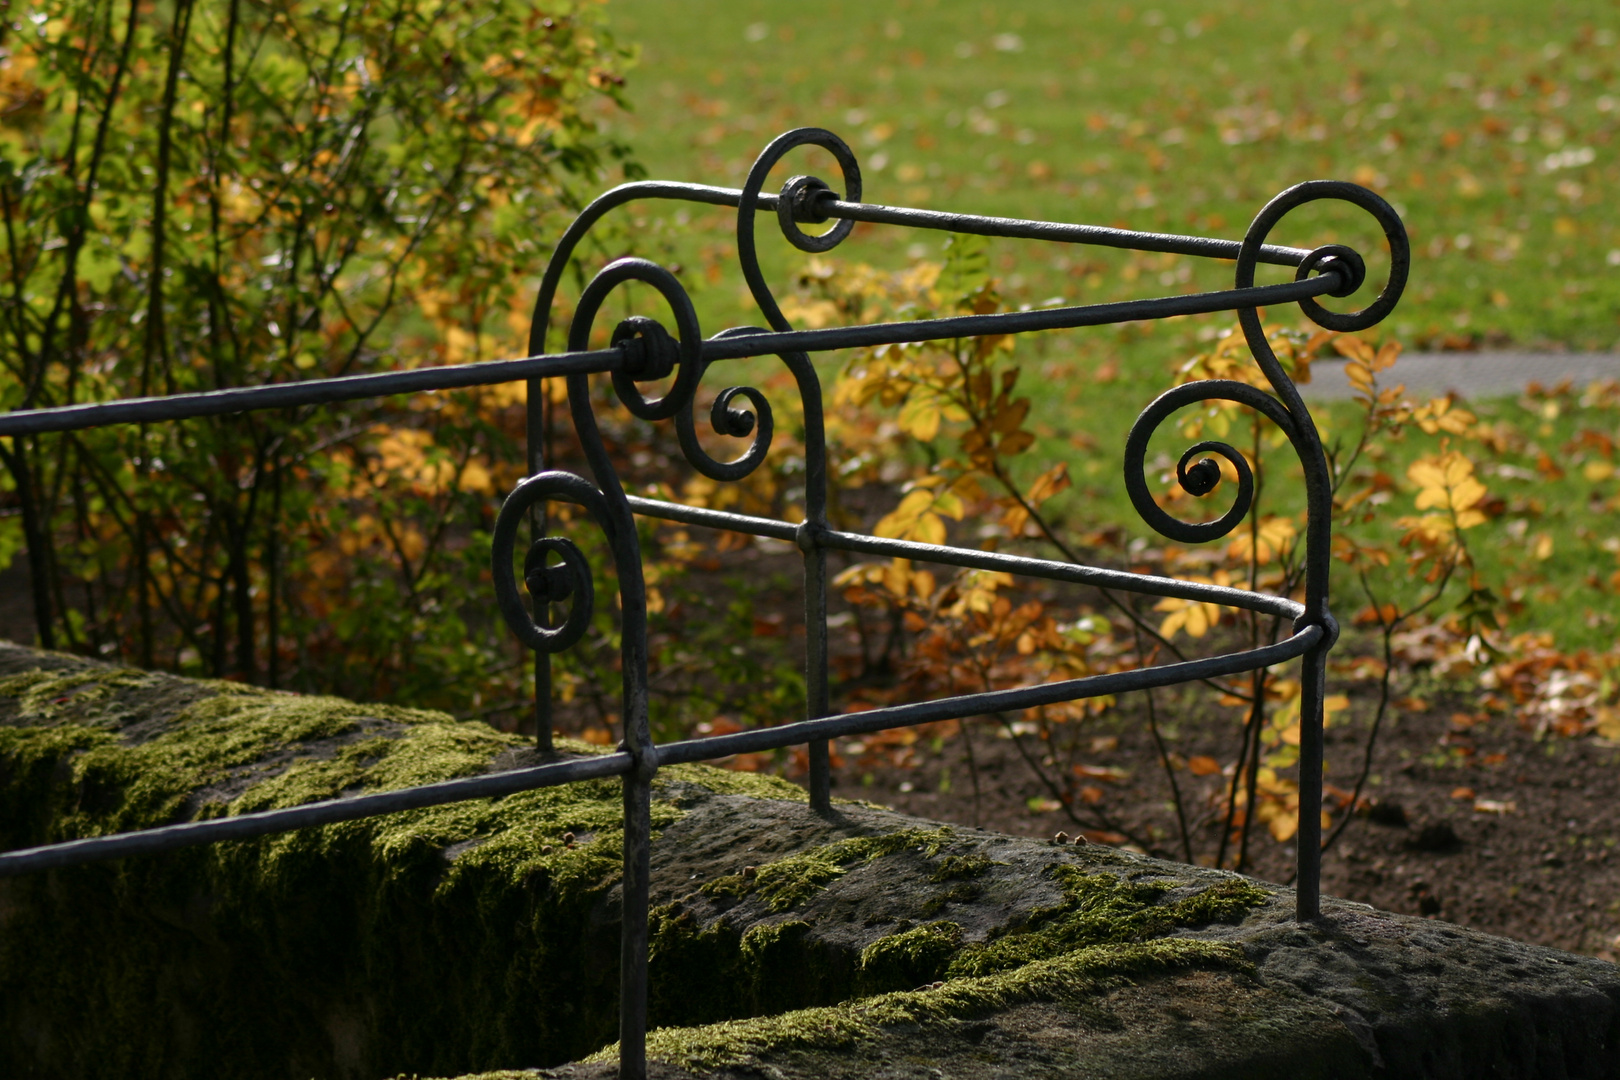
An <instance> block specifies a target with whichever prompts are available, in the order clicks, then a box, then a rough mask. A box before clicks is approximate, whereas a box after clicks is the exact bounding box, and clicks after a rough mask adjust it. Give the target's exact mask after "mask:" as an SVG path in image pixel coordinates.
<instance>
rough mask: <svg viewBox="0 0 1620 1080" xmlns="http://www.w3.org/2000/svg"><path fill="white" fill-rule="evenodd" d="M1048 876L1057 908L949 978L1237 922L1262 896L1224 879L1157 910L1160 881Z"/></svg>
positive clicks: (968, 957) (983, 947)
mask: <svg viewBox="0 0 1620 1080" xmlns="http://www.w3.org/2000/svg"><path fill="white" fill-rule="evenodd" d="M1053 874H1054V875H1055V876H1056V877H1057V878H1058V880H1059V881H1060V882H1062V884H1063V891H1064V902H1063V904H1062V905H1060V906H1058V907H1056V908H1050V909H1047V910H1045V911H1041V912H1037V913H1036V914H1035V915H1034V916H1033V917H1032V918H1031V919H1030V921H1029V923H1028V924H1027V928H1025V929H1023V930H1022V931H1021V932H1015V933H1012V934H1008V935H1007V936H1005V937H1002V938H999V939H998V940H995V941H990V942H986V943H983V944H974V945H970V946H968V947H967V948H965V949H963V950H962V952H961V954H960V955H958V956H957V957H956V958H955V959H954V960H952V961H951V965H950V968H949V972H950V974H951V975H953V976H961V975H988V974H991V973H993V972H998V971H1006V970H1008V969H1011V968H1016V967H1019V966H1021V965H1024V964H1028V963H1031V962H1033V961H1037V960H1044V959H1046V958H1047V957H1051V956H1055V955H1058V954H1060V953H1065V952H1069V951H1071V950H1074V949H1079V948H1085V947H1090V946H1094V945H1102V944H1108V943H1118V944H1123V943H1129V942H1139V941H1145V940H1146V939H1148V938H1155V937H1161V936H1163V935H1165V934H1168V933H1170V932H1171V931H1173V930H1177V929H1180V928H1183V927H1189V926H1202V925H1205V924H1207V923H1211V922H1237V921H1240V920H1241V919H1242V918H1243V916H1244V915H1245V914H1246V913H1247V912H1248V911H1249V909H1250V908H1252V907H1254V906H1255V905H1257V904H1260V903H1263V902H1264V901H1265V900H1266V899H1267V897H1268V896H1269V894H1268V893H1266V892H1265V891H1264V890H1263V889H1261V888H1259V887H1258V886H1256V885H1254V884H1251V883H1250V882H1248V881H1245V880H1243V879H1241V878H1231V879H1229V880H1226V881H1222V882H1218V883H1217V884H1214V885H1211V886H1210V887H1209V888H1207V889H1203V890H1200V891H1199V892H1197V893H1194V894H1193V895H1192V896H1188V897H1185V898H1183V899H1181V900H1178V901H1176V902H1174V903H1170V904H1160V903H1159V900H1160V898H1161V897H1162V896H1163V895H1164V893H1165V892H1166V891H1168V890H1169V888H1170V886H1168V885H1167V884H1165V883H1163V882H1131V881H1122V880H1120V879H1119V878H1117V877H1114V876H1113V875H1112V874H1087V873H1086V872H1085V871H1084V870H1082V869H1081V868H1079V867H1076V866H1072V865H1067V864H1064V865H1059V866H1057V867H1054V868H1053Z"/></svg>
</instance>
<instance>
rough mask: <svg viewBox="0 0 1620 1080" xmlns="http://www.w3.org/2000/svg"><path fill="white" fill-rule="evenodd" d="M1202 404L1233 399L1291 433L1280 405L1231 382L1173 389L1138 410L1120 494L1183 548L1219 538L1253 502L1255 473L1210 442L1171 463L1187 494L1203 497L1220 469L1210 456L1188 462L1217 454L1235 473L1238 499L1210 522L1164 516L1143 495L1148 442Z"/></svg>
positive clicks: (1127, 447)
mask: <svg viewBox="0 0 1620 1080" xmlns="http://www.w3.org/2000/svg"><path fill="white" fill-rule="evenodd" d="M1203 401H1232V402H1236V403H1237V404H1239V405H1247V406H1249V407H1250V408H1251V409H1254V410H1255V411H1256V412H1259V413H1261V414H1263V415H1264V416H1265V417H1266V418H1267V419H1269V420H1271V421H1272V422H1273V423H1275V424H1276V425H1277V426H1279V427H1280V428H1282V429H1283V431H1284V432H1285V433H1287V434H1288V435H1289V437H1290V438H1292V437H1293V436H1294V434H1295V425H1294V419H1293V417H1292V416H1291V415H1290V414H1289V412H1288V410H1287V409H1286V408H1284V407H1283V404H1282V403H1281V402H1280V401H1278V400H1277V399H1276V398H1274V397H1272V396H1271V395H1270V394H1268V393H1266V392H1265V391H1263V390H1258V389H1256V388H1255V387H1253V386H1250V385H1249V384H1248V383H1240V382H1237V381H1235V380H1232V379H1206V380H1203V381H1201V382H1193V383H1185V384H1183V385H1181V386H1177V387H1173V388H1172V389H1170V390H1167V391H1165V392H1164V393H1163V394H1160V395H1159V396H1158V397H1157V398H1155V399H1154V400H1153V402H1152V404H1150V405H1149V406H1148V407H1147V408H1145V409H1143V410H1142V414H1141V415H1140V416H1138V417H1137V418H1136V422H1135V423H1133V424H1132V425H1131V432H1130V435H1129V436H1128V437H1127V438H1126V440H1125V491H1126V493H1127V494H1129V495H1130V497H1131V505H1132V506H1134V507H1136V512H1137V513H1138V514H1140V515H1141V516H1142V520H1143V521H1145V522H1147V523H1148V524H1149V525H1150V526H1152V527H1153V529H1154V531H1155V532H1158V533H1159V534H1160V535H1162V536H1167V537H1169V538H1170V539H1172V540H1178V541H1180V542H1182V543H1186V544H1204V543H1208V542H1209V541H1211V540H1219V539H1220V538H1221V537H1223V536H1225V535H1226V534H1227V533H1229V532H1231V531H1232V530H1233V529H1234V528H1236V527H1237V525H1238V523H1239V522H1241V521H1242V520H1243V519H1244V517H1246V516H1247V515H1248V513H1249V508H1250V507H1251V506H1252V505H1253V504H1254V474H1253V473H1252V472H1251V471H1250V469H1249V463H1248V460H1247V459H1245V458H1244V456H1243V454H1242V453H1241V452H1239V451H1238V450H1237V449H1235V448H1234V447H1232V446H1230V445H1228V444H1226V443H1223V442H1217V441H1213V440H1209V441H1205V442H1201V443H1198V444H1197V445H1195V446H1193V447H1191V448H1190V449H1188V450H1187V451H1186V452H1184V453H1183V454H1182V455H1181V459H1180V460H1179V461H1177V462H1176V479H1177V481H1178V482H1179V483H1180V484H1181V486H1182V488H1183V489H1184V490H1185V491H1187V492H1188V493H1189V494H1191V495H1194V496H1198V497H1203V496H1205V495H1208V494H1209V493H1210V492H1212V491H1214V490H1215V488H1216V487H1217V486H1218V485H1219V484H1220V480H1221V468H1220V465H1219V464H1217V463H1216V462H1215V460H1214V459H1213V458H1208V457H1206V458H1202V459H1199V460H1197V461H1194V460H1193V459H1194V458H1197V457H1198V455H1200V454H1204V453H1214V454H1219V455H1220V456H1221V457H1223V458H1225V459H1226V460H1227V461H1228V462H1230V463H1231V465H1232V467H1233V468H1234V469H1236V470H1237V474H1238V491H1237V497H1236V498H1235V499H1234V500H1233V501H1232V506H1231V508H1230V509H1228V510H1227V511H1226V513H1224V514H1222V515H1221V516H1220V517H1218V518H1216V519H1214V520H1213V521H1203V522H1189V521H1182V520H1180V519H1179V518H1175V517H1172V516H1171V515H1170V514H1168V513H1166V512H1165V510H1164V508H1163V507H1161V506H1160V505H1159V504H1158V503H1156V502H1154V501H1153V496H1152V494H1151V493H1150V492H1149V491H1148V486H1147V471H1146V469H1147V448H1148V440H1149V439H1151V438H1152V437H1153V433H1154V432H1155V431H1156V430H1158V427H1159V425H1160V424H1162V423H1164V421H1165V420H1166V419H1168V418H1169V417H1170V416H1171V415H1172V414H1173V413H1175V412H1177V411H1179V410H1181V409H1184V408H1186V407H1187V406H1188V405H1194V404H1197V403H1199V402H1203ZM1189 463H1191V464H1190V465H1189Z"/></svg>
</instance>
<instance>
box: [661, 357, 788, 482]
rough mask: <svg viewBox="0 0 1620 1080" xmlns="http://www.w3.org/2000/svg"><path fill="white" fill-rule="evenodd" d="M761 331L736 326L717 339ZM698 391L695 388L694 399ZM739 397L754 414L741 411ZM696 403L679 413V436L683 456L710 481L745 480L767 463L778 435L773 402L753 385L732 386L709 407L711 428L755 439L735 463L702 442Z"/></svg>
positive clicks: (719, 431) (676, 428)
mask: <svg viewBox="0 0 1620 1080" xmlns="http://www.w3.org/2000/svg"><path fill="white" fill-rule="evenodd" d="M758 332H759V331H758V330H756V329H755V328H754V327H736V328H733V329H730V330H722V331H721V332H720V333H719V334H717V335H716V336H717V337H723V338H725V337H741V336H743V335H745V334H754V333H758ZM700 377H701V376H700ZM695 391H696V388H695V387H694V397H695V396H696V394H695ZM738 398H742V399H743V400H744V401H746V402H747V403H748V404H749V405H750V406H751V407H752V410H753V411H751V412H750V411H749V410H748V409H744V408H739V407H738V406H737V405H736V404H734V403H735V402H736V401H737V399H738ZM695 404H696V403H695V401H692V400H688V401H687V402H686V407H685V408H683V409H681V410H680V411H679V412H677V413H676V414H675V434H676V436H677V438H678V439H679V440H680V444H681V453H682V454H683V455H685V457H686V460H687V461H689V462H690V463H691V464H692V467H693V468H694V469H696V470H697V471H698V472H700V473H702V474H703V475H704V476H707V477H708V478H709V479H710V480H720V481H725V482H733V481H737V480H741V479H743V478H744V477H745V476H747V475H748V474H749V473H751V472H753V471H754V470H755V469H757V468H759V465H760V463H761V462H763V461H764V460H765V455H766V454H768V453H770V449H771V438H772V437H773V435H774V434H775V432H776V421H775V419H774V418H773V416H772V413H771V403H770V402H769V401H767V400H766V398H765V395H764V394H762V393H760V392H759V391H758V390H756V389H755V388H754V387H752V386H728V387H726V388H725V389H724V390H722V391H720V393H719V394H717V395H716V396H715V399H714V404H713V405H712V406H710V408H709V426H710V428H712V429H713V430H714V433H715V434H716V435H725V436H727V437H729V438H733V439H746V438H747V437H748V436H749V435H753V436H754V439H753V441H752V442H751V443H749V445H748V449H747V450H745V451H744V452H743V454H742V456H741V457H738V458H736V459H734V460H732V461H717V460H715V459H714V458H713V457H711V456H710V455H709V452H708V451H707V450H704V449H703V446H702V444H701V443H699V442H698V437H697V424H696V422H695V421H694V419H693V408H694V406H695Z"/></svg>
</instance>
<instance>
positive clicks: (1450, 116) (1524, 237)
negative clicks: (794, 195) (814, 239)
mask: <svg viewBox="0 0 1620 1080" xmlns="http://www.w3.org/2000/svg"><path fill="white" fill-rule="evenodd" d="M610 11H611V15H612V19H613V22H614V24H615V26H616V28H617V30H618V32H619V33H620V34H621V36H622V37H623V38H624V39H626V40H628V41H633V42H636V43H639V45H640V46H641V49H642V58H641V63H640V66H639V67H638V68H637V69H636V70H635V71H633V72H632V74H631V81H630V85H629V91H628V92H629V96H630V99H631V100H632V102H633V103H634V105H635V107H636V110H637V111H636V114H635V115H634V116H633V117H631V118H629V119H628V121H627V122H625V123H624V127H625V128H626V130H625V131H624V134H626V135H627V136H628V137H629V138H630V140H631V141H632V143H633V145H634V146H635V147H636V149H637V151H638V153H639V155H640V157H641V160H642V161H643V162H644V163H645V165H646V166H647V167H648V169H649V170H650V171H651V173H652V174H653V175H654V176H658V177H665V178H671V179H690V180H702V181H706V182H710V183H722V184H740V183H741V181H742V178H743V175H744V174H745V172H746V170H747V166H748V163H749V162H750V161H751V160H752V158H753V157H754V156H755V155H756V154H757V153H758V151H759V149H760V148H761V147H762V146H763V145H764V143H765V141H766V140H767V139H768V138H769V137H771V136H772V135H775V134H776V133H778V132H780V131H783V130H786V129H788V128H790V127H795V126H799V125H807V124H815V125H820V126H824V127H828V128H831V129H832V130H833V131H835V132H838V133H839V134H841V135H842V136H843V137H844V138H845V139H847V140H848V141H849V142H850V143H851V144H852V145H853V146H854V147H855V148H856V150H857V151H858V153H859V154H860V155H861V160H862V166H863V171H864V172H865V175H866V181H867V184H866V198H867V200H868V201H872V202H887V203H899V204H906V205H916V206H926V207H935V208H949V209H955V210H962V211H967V212H977V213H993V214H1006V215H1015V216H1027V217H1037V218H1047V219H1052V220H1059V221H1082V222H1091V223H1099V224H1119V225H1124V226H1128V227H1131V228H1137V229H1153V230H1168V231H1177V232H1197V233H1203V234H1210V235H1220V236H1231V237H1239V236H1241V235H1242V230H1243V228H1244V227H1245V226H1246V225H1247V223H1248V221H1249V220H1250V219H1251V218H1252V217H1253V215H1254V214H1255V212H1256V211H1257V210H1258V209H1259V208H1260V206H1262V205H1263V204H1264V203H1265V201H1266V200H1267V199H1269V198H1270V197H1271V196H1272V195H1273V194H1275V193H1276V192H1278V191H1280V190H1282V189H1283V188H1285V187H1287V186H1289V185H1291V184H1294V183H1296V182H1298V181H1300V180H1304V179H1310V178H1316V177H1335V178H1342V179H1350V180H1355V181H1357V182H1359V183H1362V184H1365V185H1367V186H1369V187H1371V188H1374V189H1375V190H1377V191H1379V192H1380V193H1381V194H1383V195H1384V196H1385V197H1386V198H1388V199H1389V200H1390V201H1391V202H1392V203H1394V205H1395V206H1396V207H1397V208H1398V209H1399V211H1400V212H1401V215H1402V217H1403V218H1404V219H1405V220H1406V222H1407V226H1408V228H1409V230H1410V232H1411V235H1412V238H1413V241H1414V251H1415V259H1414V263H1415V265H1414V268H1413V274H1412V288H1411V291H1410V292H1409V293H1408V296H1407V299H1406V301H1405V302H1404V303H1403V305H1402V307H1401V309H1400V310H1399V311H1398V312H1397V313H1396V315H1395V316H1394V320H1393V324H1392V326H1391V329H1392V330H1393V331H1394V332H1395V333H1396V334H1397V335H1398V336H1400V337H1401V339H1402V340H1403V341H1406V342H1408V343H1412V344H1427V343H1431V342H1432V343H1434V344H1443V343H1448V342H1449V343H1450V344H1452V345H1456V344H1461V343H1462V342H1464V341H1470V340H1472V341H1480V340H1483V341H1486V342H1491V341H1498V340H1512V341H1515V342H1520V343H1527V344H1534V343H1564V344H1568V345H1571V346H1576V347H1582V348H1608V347H1611V346H1612V345H1613V344H1614V343H1615V342H1616V340H1617V338H1620V321H1617V315H1620V218H1617V217H1616V215H1615V213H1614V212H1613V210H1612V209H1611V208H1610V207H1611V203H1612V198H1613V195H1614V192H1615V191H1616V190H1620V156H1617V154H1616V151H1617V149H1620V144H1617V142H1616V138H1615V136H1616V133H1617V131H1620V83H1617V75H1616V68H1617V65H1620V44H1617V42H1620V9H1617V8H1616V7H1615V6H1614V5H1613V4H1612V3H1599V2H1593V0H1586V2H1553V3H1529V2H1526V0H1474V2H1467V3H1464V2H1460V0H1424V2H1420V3H1409V2H1393V3H1392V2H1374V3H1366V4H1342V5H1328V4H1313V5H1309V6H1307V7H1306V8H1302V7H1301V6H1300V5H1298V4H1283V3H1278V2H1276V0H1263V2H1261V3H1256V4H1245V5H1242V6H1241V8H1239V7H1235V6H1223V5H1211V4H1206V3H1185V2H1179V0H1167V2H1162V3H1156V4H1155V5H1154V6H1153V7H1152V8H1151V9H1147V8H1144V7H1142V6H1140V5H1134V4H1120V3H1110V4H1097V3H1078V2H1075V0H1028V2H1024V3H1019V4H1002V5H992V4H988V3H983V2H980V0H975V2H971V3H969V2H964V0H895V2H893V3H888V4H854V3H850V2H848V0H824V2H823V3H819V4H815V5H813V6H811V7H805V8H796V7H793V6H790V5H783V4H780V3H768V2H766V0H612V3H611V8H610ZM1304 12H1309V15H1308V17H1306V16H1305V15H1304V14H1303V13H1304ZM808 157H809V155H807V159H808ZM812 164H814V165H815V166H816V167H817V171H818V172H821V173H824V174H825V175H826V178H827V179H828V180H829V181H831V182H834V184H835V186H836V183H837V177H836V174H835V173H834V172H833V171H832V170H831V168H830V164H831V163H830V160H827V159H825V158H823V160H822V161H821V162H820V163H813V162H811V161H809V160H806V161H805V162H804V163H803V164H798V165H797V166H796V167H798V168H800V169H803V168H805V167H806V166H808V165H812ZM708 216H710V217H712V218H713V219H714V221H715V223H716V225H717V226H718V227H717V229H716V230H715V231H714V232H713V233H712V235H706V236H704V238H703V240H702V241H700V242H698V243H697V244H696V246H694V247H692V248H691V249H689V250H687V251H685V252H683V256H684V261H685V263H686V265H687V266H689V267H691V268H693V270H694V272H693V273H691V274H690V275H689V276H690V277H692V278H693V279H694V281H697V282H702V281H706V280H710V279H708V278H706V277H705V276H704V275H702V274H698V273H696V272H695V271H696V269H697V268H699V267H702V268H704V269H705V270H706V271H707V272H708V273H710V274H714V273H716V271H718V276H717V280H718V282H719V283H723V284H725V285H726V286H728V288H727V289H726V290H725V292H726V294H727V299H728V300H729V299H730V297H731V296H733V295H734V294H735V281H734V280H733V279H732V278H731V277H730V276H729V275H728V274H726V272H725V268H726V266H727V259H728V256H729V248H728V246H727V244H726V243H725V240H726V233H727V231H728V230H726V229H725V227H724V226H723V225H719V224H718V223H719V222H722V221H724V220H725V217H726V216H725V215H723V214H720V215H708ZM1324 231H1326V232H1332V233H1336V234H1338V236H1339V238H1341V239H1343V240H1344V241H1345V242H1350V243H1357V244H1358V246H1359V247H1361V249H1362V250H1363V251H1364V252H1370V251H1372V250H1373V249H1375V247H1376V245H1375V244H1374V243H1373V240H1374V237H1373V236H1372V235H1371V233H1370V232H1369V230H1368V229H1367V228H1366V227H1365V223H1364V222H1360V221H1357V220H1355V218H1354V217H1349V216H1347V217H1346V218H1344V219H1343V220H1340V221H1332V222H1327V223H1320V222H1318V223H1311V222H1307V221H1304V220H1302V221H1301V224H1300V226H1299V227H1297V228H1295V229H1293V230H1290V235H1289V236H1287V237H1285V238H1284V239H1285V241H1287V242H1299V243H1303V244H1307V245H1314V244H1315V243H1317V242H1321V241H1323V240H1325V239H1326V236H1325V235H1324ZM770 246H771V247H772V248H773V249H781V250H780V251H779V252H778V253H779V254H781V253H783V252H786V251H787V250H788V249H786V245H784V244H781V243H780V242H779V241H778V242H776V243H774V244H772V245H770ZM933 250H934V246H933V238H931V237H926V236H924V237H919V236H917V235H916V234H908V233H905V232H903V231H901V230H895V229H881V228H873V229H870V230H865V231H864V235H857V237H856V238H854V240H852V241H851V242H849V243H846V244H845V245H844V247H843V249H841V252H840V254H842V255H843V256H844V257H846V258H854V259H862V260H867V261H874V262H880V263H892V262H898V261H901V260H903V259H905V258H906V256H907V254H908V252H909V253H911V254H913V255H923V254H929V253H931V252H932V251H933ZM1003 256H1004V259H1005V262H1004V271H1005V273H1006V278H1005V281H1006V284H1007V287H1008V290H1009V291H1010V292H1014V293H1019V294H1022V295H1027V296H1029V297H1030V298H1032V299H1036V300H1039V299H1042V298H1045V297H1048V296H1065V297H1067V298H1069V299H1070V300H1091V299H1113V298H1118V297H1124V296H1139V295H1144V294H1152V293H1155V292H1160V291H1180V290H1184V289H1191V288H1195V287H1196V288H1212V287H1218V286H1219V285H1221V284H1223V283H1224V282H1225V281H1226V280H1227V275H1228V272H1229V268H1228V267H1227V266H1225V265H1223V264H1214V265H1209V264H1205V265H1202V266H1199V265H1195V261H1194V260H1179V259H1176V258H1175V257H1169V256H1146V257H1138V258H1135V259H1131V258H1129V257H1120V256H1114V255H1108V254H1102V255H1095V254H1093V253H1089V252H1087V251H1085V250H1083V249H1079V250H1077V249H1070V250H1053V249H1051V248H1041V247H1039V246H1037V245H1019V244H1015V243H1012V242H1008V243H1007V244H1006V245H1005V250H1004V252H1003ZM798 257H799V256H797V254H796V253H794V255H793V258H798ZM786 265H788V264H787V263H785V262H779V263H778V266H779V267H784V266H786ZM1375 274H1376V271H1375ZM717 299H718V298H717ZM715 308H716V310H722V309H723V305H722V304H719V303H717V304H715ZM728 314H729V312H728Z"/></svg>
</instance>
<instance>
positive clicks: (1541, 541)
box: [1530, 533, 1553, 562]
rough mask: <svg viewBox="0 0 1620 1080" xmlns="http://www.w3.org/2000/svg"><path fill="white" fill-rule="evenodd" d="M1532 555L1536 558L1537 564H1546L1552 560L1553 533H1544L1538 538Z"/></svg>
mask: <svg viewBox="0 0 1620 1080" xmlns="http://www.w3.org/2000/svg"><path fill="white" fill-rule="evenodd" d="M1530 553H1531V554H1532V555H1534V556H1535V557H1536V561H1537V562H1546V561H1547V560H1548V559H1550V558H1552V553H1553V538H1552V533H1542V534H1541V535H1540V536H1538V537H1536V544H1535V547H1533V548H1531V549H1530Z"/></svg>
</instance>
